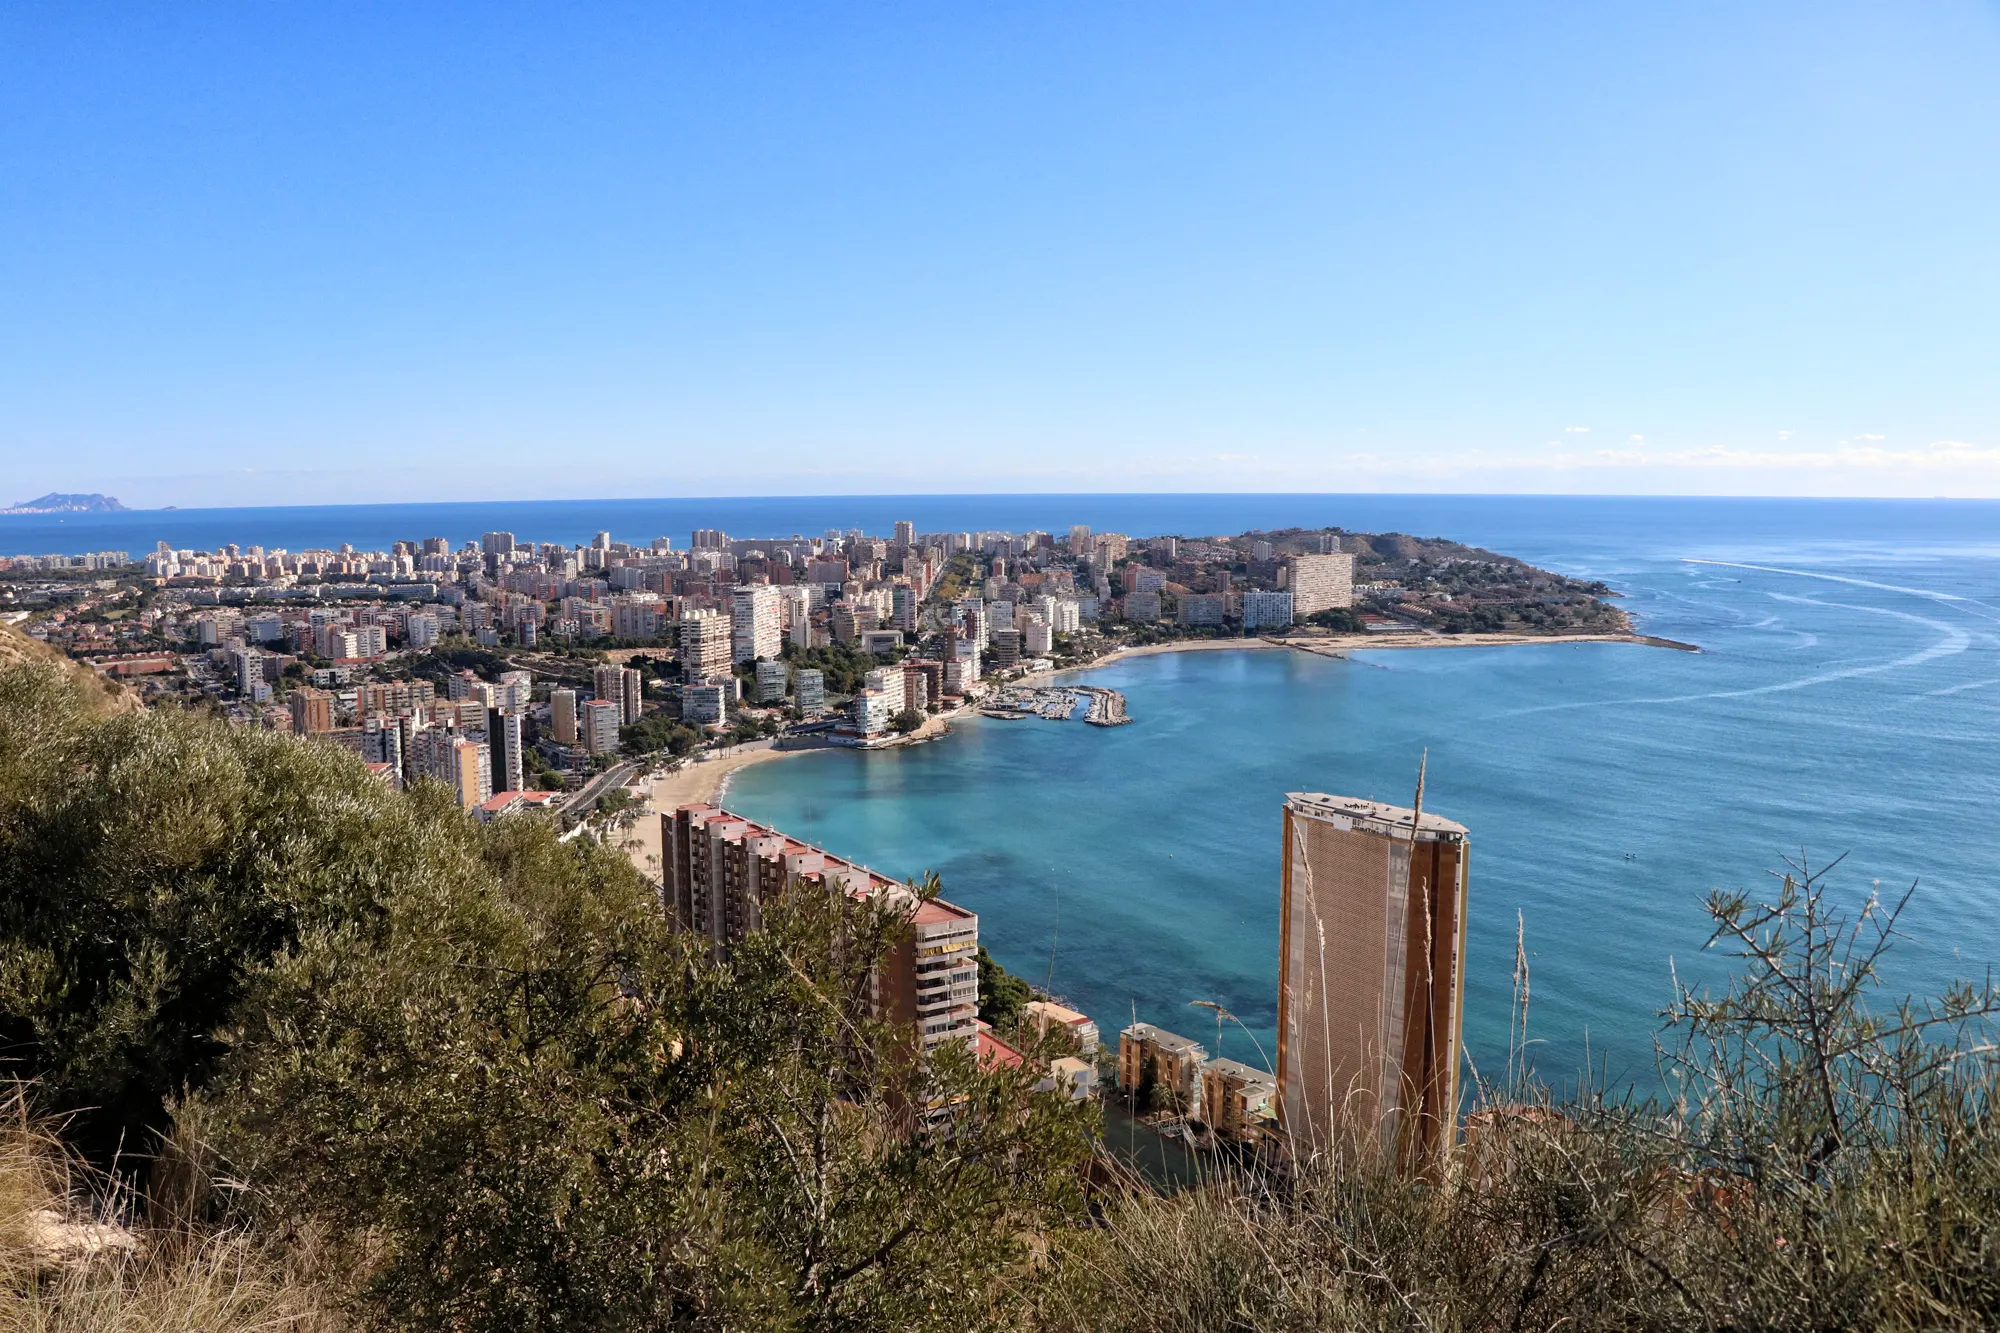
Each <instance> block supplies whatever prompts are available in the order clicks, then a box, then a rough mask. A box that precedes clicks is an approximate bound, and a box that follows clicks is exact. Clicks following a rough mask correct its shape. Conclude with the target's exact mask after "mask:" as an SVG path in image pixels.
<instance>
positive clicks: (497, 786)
mask: <svg viewBox="0 0 2000 1333" xmlns="http://www.w3.org/2000/svg"><path fill="white" fill-rule="evenodd" d="M525 724H526V719H525V718H524V717H522V715H521V712H520V710H519V709H514V708H489V709H488V710H487V711H486V746H487V750H488V753H489V754H490V756H491V758H492V761H493V779H492V786H493V790H494V791H520V790H521V789H523V788H524V787H526V786H527V785H528V783H527V755H526V748H525V747H526V739H525V736H524V732H523V728H524V726H525Z"/></svg>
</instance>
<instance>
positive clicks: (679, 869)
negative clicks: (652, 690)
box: [660, 805, 979, 1050]
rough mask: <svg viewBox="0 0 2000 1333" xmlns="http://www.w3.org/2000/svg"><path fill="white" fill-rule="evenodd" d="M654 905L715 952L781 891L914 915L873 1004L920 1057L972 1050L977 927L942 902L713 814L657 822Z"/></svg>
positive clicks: (710, 810)
mask: <svg viewBox="0 0 2000 1333" xmlns="http://www.w3.org/2000/svg"><path fill="white" fill-rule="evenodd" d="M660 844H661V846H662V847H663V848H664V849H665V851H666V855H665V856H664V857H663V858H661V859H662V861H663V863H664V866H663V870H662V880H663V883H662V884H661V896H662V898H663V899H664V901H665V903H666V906H667V911H668V912H669V914H670V915H671V916H672V918H673V920H674V923H675V925H677V926H678V927H679V928H680V929H682V930H686V931H691V932H693V933H694V934H697V935H701V936H703V937H705V938H706V939H708V940H709V942H710V944H711V947H713V948H714V949H715V950H716V951H717V952H719V953H721V952H726V951H727V950H728V948H729V946H730V945H731V944H733V943H735V942H736V941H738V940H740V939H743V938H744V937H745V936H747V935H749V934H751V933H753V932H755V931H757V930H761V929H762V928H763V924H764V913H763V905H764V904H765V903H766V902H768V901H770V900H772V899H774V898H776V897H777V896H778V895H779V894H780V893H782V892H783V891H784V889H785V887H786V886H787V885H788V884H792V883H794V882H803V883H807V884H814V885H819V886H822V887H824V888H826V889H827V890H829V891H838V892H842V893H846V894H849V895H850V896H852V897H855V898H884V899H886V900H887V901H890V902H895V903H908V904H910V906H911V918H910V927H911V929H910V934H909V936H908V937H907V938H906V939H904V940H903V941H902V942H901V943H900V944H898V945H897V946H896V948H895V950H894V951H893V952H892V953H891V954H890V955H889V957H888V958H886V959H884V960H883V967H882V972H881V975H880V977H879V978H878V980H877V1003H878V1005H879V1006H880V1009H881V1011H882V1012H883V1013H884V1014H887V1015H890V1016H893V1017H895V1018H897V1019H899V1020H902V1021H904V1022H907V1023H909V1024H910V1026H911V1027H913V1028H915V1029H916V1031H917V1035H918V1040H919V1044H920V1045H921V1046H922V1048H923V1049H924V1050H930V1049H932V1048H933V1047H935V1046H937V1045H939V1044H940V1043H942V1042H946V1041H971V1040H973V1039H974V1033H975V1030H976V1025H977V1023H978V1021H979V1018H978V1015H979V918H978V916H976V915H975V914H973V913H971V912H968V911H966V910H965V909H964V908H962V907H958V906H956V905H954V904H952V903H948V902H945V901H944V900H943V899H932V900H931V901H930V902H924V903H919V902H917V901H916V896H915V894H914V893H913V892H912V890H911V889H910V887H909V886H908V885H906V884H903V883H900V882H899V881H897V880H893V879H890V878H889V877H888V876H886V875H879V874H877V873H875V872H874V871H872V870H870V869H868V868H867V867H866V866H860V865H855V864H854V863H853V862H851V861H845V860H842V859H841V858H840V857H838V856H834V855H833V854H832V853H830V852H827V851H824V850H822V849H820V848H818V847H814V846H812V845H811V844H809V843H804V842H800V841H799V840H798V839H796V838H792V837H788V836H786V835H785V834H783V833H780V832H778V831H777V830H776V829H772V828H767V827H765V826H764V825H762V824H756V823H752V822H751V821H750V820H747V819H744V818H742V817H740V816H738V815H733V814H731V813H729V812H728V811H726V810H722V809H719V808H717V807H715V806H712V805H688V806H682V807H681V808H680V809H678V810H675V811H673V812H672V813H670V814H663V815H661V816H660Z"/></svg>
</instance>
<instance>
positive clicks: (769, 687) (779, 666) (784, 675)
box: [757, 661, 791, 704]
mask: <svg viewBox="0 0 2000 1333" xmlns="http://www.w3.org/2000/svg"><path fill="white" fill-rule="evenodd" d="M790 674H791V668H790V667H788V666H786V665H785V664H784V663H783V662H772V661H760V662H758V663H757V702H758V703H760V704H781V703H783V702H784V701H785V686H786V685H787V684H788V683H789V682H788V677H789V676H790Z"/></svg>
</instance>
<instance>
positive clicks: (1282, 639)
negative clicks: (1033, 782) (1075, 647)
mask: <svg viewBox="0 0 2000 1333" xmlns="http://www.w3.org/2000/svg"><path fill="white" fill-rule="evenodd" d="M1538 643H1632V644H1638V645H1640V646H1641V647H1647V648H1672V649H1674V650H1676V651H1679V652H1684V653H1698V652H1700V651H1701V646H1700V645H1699V644H1693V643H1682V642H1681V641H1680V640H1678V639H1663V638H1660V637H1659V636H1657V635H1653V634H1638V633H1631V632H1621V633H1610V634H1423V633H1412V634H1326V635H1311V636H1307V635H1299V634H1292V635H1281V636H1272V637H1268V638H1266V637H1258V638H1243V639H1184V640H1180V641H1178V642H1174V643H1149V644H1146V645H1144V646H1143V647H1138V648H1115V649H1113V650H1112V651H1110V652H1108V653H1106V654H1105V655H1104V656H1102V657H1100V658H1098V659H1097V660H1096V661H1094V662H1085V663H1083V664H1081V665H1079V666H1068V667H1061V668H1058V669H1057V670H1055V671H1046V672H1040V673H1037V674H1036V675H1035V676H1031V677H1026V679H1029V680H1045V679H1049V678H1052V677H1055V676H1061V675H1066V674H1068V673H1070V672H1073V671H1095V670H1097V669H1098V668H1099V667H1108V666H1112V665H1114V664H1116V663H1119V662H1123V661H1125V660H1127V659H1128V658H1134V657H1151V656H1153V655H1154V654H1157V653H1185V652H1221V651H1235V652H1256V651H1262V650H1266V649H1274V648H1278V649H1282V648H1289V649H1295V650H1297V651H1299V652H1302V653H1311V654H1313V655H1314V656H1316V657H1333V658H1345V657H1346V656H1347V655H1348V654H1349V653H1353V652H1361V651H1368V650H1378V649H1397V650H1400V649H1406V648H1511V647H1521V646H1526V645H1531V644H1538Z"/></svg>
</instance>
